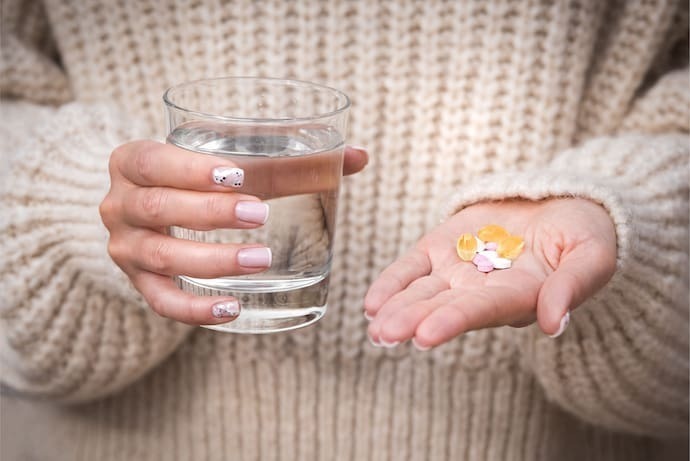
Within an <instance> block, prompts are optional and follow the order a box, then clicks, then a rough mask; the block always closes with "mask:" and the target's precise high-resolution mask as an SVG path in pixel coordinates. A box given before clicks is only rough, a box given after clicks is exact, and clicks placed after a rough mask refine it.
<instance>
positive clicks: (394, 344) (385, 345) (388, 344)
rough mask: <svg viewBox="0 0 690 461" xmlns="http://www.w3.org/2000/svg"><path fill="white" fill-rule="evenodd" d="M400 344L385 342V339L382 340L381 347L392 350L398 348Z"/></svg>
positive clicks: (397, 342) (398, 342)
mask: <svg viewBox="0 0 690 461" xmlns="http://www.w3.org/2000/svg"><path fill="white" fill-rule="evenodd" d="M398 344H400V341H393V342H391V343H389V342H386V341H384V340H383V339H382V340H381V345H382V346H383V347H386V348H388V349H392V348H394V347H395V346H397V345H398Z"/></svg>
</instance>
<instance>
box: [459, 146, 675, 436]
mask: <svg viewBox="0 0 690 461" xmlns="http://www.w3.org/2000/svg"><path fill="white" fill-rule="evenodd" d="M688 158H689V155H688V138H687V136H685V135H680V134H669V135H659V136H650V135H641V134H628V135H621V136H618V137H611V138H600V139H595V140H592V141H590V142H588V143H586V144H584V145H582V146H580V147H577V148H574V149H571V150H568V151H565V152H563V153H562V154H560V155H559V156H558V157H557V158H556V159H555V160H554V161H553V162H552V163H551V164H550V165H549V166H548V167H545V168H542V169H538V170H534V171H529V172H521V173H514V174H501V175H494V176H492V177H487V178H483V179H481V180H480V181H478V182H476V183H473V184H472V185H471V186H469V187H466V188H463V189H462V190H460V191H459V192H458V194H457V196H456V198H455V200H454V202H453V203H452V205H451V207H450V209H451V211H457V210H459V209H462V208H464V207H466V206H469V205H471V204H472V203H477V202H480V201H485V200H502V199H508V198H522V199H527V200H542V199H548V198H552V197H564V196H577V197H583V198H587V199H590V200H592V201H594V202H596V203H599V204H601V205H602V206H603V207H604V208H605V209H606V210H608V212H609V214H610V216H611V218H612V220H613V222H614V223H615V227H616V233H617V247H618V269H617V273H616V274H615V276H614V278H613V280H612V281H611V282H610V283H609V284H608V285H607V286H606V287H605V288H604V289H603V290H602V291H600V292H599V293H598V294H597V295H596V296H595V297H594V298H592V299H590V300H589V301H587V302H586V303H585V304H584V305H583V306H582V307H581V308H579V309H578V310H577V312H576V313H575V314H574V315H573V317H572V322H571V326H570V327H569V329H568V331H567V332H566V334H565V335H564V336H562V337H561V338H559V339H558V340H552V339H550V338H547V337H546V336H545V335H543V333H541V332H539V331H538V330H537V329H536V328H534V329H528V330H526V331H525V332H524V333H520V334H523V335H524V336H523V339H524V345H525V351H526V353H527V357H528V360H527V361H526V363H527V364H529V366H530V368H531V369H532V370H533V371H534V372H535V374H536V375H537V377H538V379H539V381H540V382H541V383H542V385H543V386H544V388H545V390H546V392H547V394H548V395H549V397H550V398H551V399H553V400H555V401H557V402H558V403H559V404H561V405H562V406H563V407H564V408H565V409H567V410H569V411H571V412H572V413H574V414H576V415H578V416H580V417H581V418H583V419H585V420H587V421H589V422H592V423H595V424H600V425H604V426H607V427H610V428H613V429H616V430H625V431H630V432H636V433H642V434H655V435H662V436H669V435H682V434H684V433H685V434H687V424H688V413H687V403H688V395H687V386H688V333H687V332H688V316H687V306H688V287H687V280H688V171H687V165H688Z"/></svg>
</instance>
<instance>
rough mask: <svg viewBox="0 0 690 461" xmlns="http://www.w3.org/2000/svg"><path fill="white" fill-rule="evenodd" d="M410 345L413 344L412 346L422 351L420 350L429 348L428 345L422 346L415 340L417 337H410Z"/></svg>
mask: <svg viewBox="0 0 690 461" xmlns="http://www.w3.org/2000/svg"><path fill="white" fill-rule="evenodd" d="M412 345H413V346H414V347H416V348H417V350H419V351H422V352H424V351H428V350H429V349H431V347H430V346H422V345H420V344H419V343H418V342H417V338H412Z"/></svg>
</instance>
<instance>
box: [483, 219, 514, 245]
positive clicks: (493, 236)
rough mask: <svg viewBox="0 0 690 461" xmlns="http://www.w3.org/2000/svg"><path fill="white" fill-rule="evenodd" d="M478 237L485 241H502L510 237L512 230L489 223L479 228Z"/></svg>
mask: <svg viewBox="0 0 690 461" xmlns="http://www.w3.org/2000/svg"><path fill="white" fill-rule="evenodd" d="M477 237H479V238H480V239H482V240H483V241H485V242H494V243H501V242H502V241H503V240H505V239H507V238H508V237H510V232H508V231H507V230H505V229H504V228H502V227H501V226H499V225H496V224H489V225H486V226H484V227H482V228H481V229H479V232H477Z"/></svg>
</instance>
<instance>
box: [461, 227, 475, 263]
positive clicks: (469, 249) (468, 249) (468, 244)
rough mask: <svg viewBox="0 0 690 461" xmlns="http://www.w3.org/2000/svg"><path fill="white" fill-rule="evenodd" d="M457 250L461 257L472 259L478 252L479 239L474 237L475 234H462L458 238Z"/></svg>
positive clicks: (465, 259)
mask: <svg viewBox="0 0 690 461" xmlns="http://www.w3.org/2000/svg"><path fill="white" fill-rule="evenodd" d="M456 250H457V252H458V256H460V259H462V260H463V261H472V258H474V255H475V254H476V253H477V240H476V239H475V238H474V235H472V234H469V233H467V234H462V235H461V236H460V238H459V239H458V243H457V245H456Z"/></svg>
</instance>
